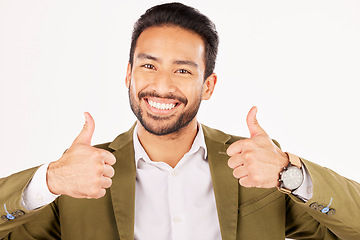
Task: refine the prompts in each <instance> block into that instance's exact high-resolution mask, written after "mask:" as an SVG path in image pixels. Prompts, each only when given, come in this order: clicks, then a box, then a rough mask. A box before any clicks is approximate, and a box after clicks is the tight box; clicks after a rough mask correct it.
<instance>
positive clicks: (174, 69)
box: [126, 26, 216, 135]
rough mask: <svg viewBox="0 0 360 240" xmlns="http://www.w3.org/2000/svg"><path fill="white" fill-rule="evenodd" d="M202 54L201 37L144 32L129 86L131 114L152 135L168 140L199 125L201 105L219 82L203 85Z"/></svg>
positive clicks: (170, 30)
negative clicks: (182, 130)
mask: <svg viewBox="0 0 360 240" xmlns="http://www.w3.org/2000/svg"><path fill="white" fill-rule="evenodd" d="M204 53H205V46H204V42H203V40H202V38H201V37H200V36H199V35H198V34H196V33H193V32H191V31H188V30H185V29H182V28H179V27H173V26H157V27H150V28H148V29H146V30H145V31H144V32H142V33H141V35H140V36H139V38H138V40H137V45H136V48H135V52H134V61H133V65H132V66H131V65H130V64H129V66H128V70H127V77H126V85H127V87H128V88H129V99H130V105H131V109H132V111H133V112H134V114H135V115H136V117H137V118H138V120H139V122H140V123H141V125H142V126H143V127H144V128H145V129H146V130H147V131H148V132H150V133H153V134H155V135H166V134H170V133H173V132H176V131H178V130H179V129H182V128H183V127H185V126H187V125H188V124H189V123H190V122H192V121H196V119H195V116H196V114H197V111H198V109H199V106H200V102H201V100H202V99H209V98H210V96H211V94H212V91H213V87H214V85H215V83H216V75H215V74H213V75H211V76H210V77H209V78H208V79H206V81H205V82H204V71H205V60H204Z"/></svg>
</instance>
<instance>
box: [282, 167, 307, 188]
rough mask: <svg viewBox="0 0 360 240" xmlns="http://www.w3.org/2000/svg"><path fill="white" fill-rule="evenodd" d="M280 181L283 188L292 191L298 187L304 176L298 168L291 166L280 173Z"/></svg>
mask: <svg viewBox="0 0 360 240" xmlns="http://www.w3.org/2000/svg"><path fill="white" fill-rule="evenodd" d="M281 180H282V182H283V184H284V187H285V188H287V189H289V190H294V189H296V188H298V187H300V185H301V184H302V182H303V180H304V176H303V174H302V171H301V169H300V168H297V167H295V166H291V167H289V168H288V169H287V170H285V171H284V172H283V173H282V175H281Z"/></svg>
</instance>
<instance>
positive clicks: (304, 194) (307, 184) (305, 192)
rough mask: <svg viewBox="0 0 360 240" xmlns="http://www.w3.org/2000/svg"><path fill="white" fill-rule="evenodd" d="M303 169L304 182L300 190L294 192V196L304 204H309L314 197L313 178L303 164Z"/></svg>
mask: <svg viewBox="0 0 360 240" xmlns="http://www.w3.org/2000/svg"><path fill="white" fill-rule="evenodd" d="M301 169H302V172H303V176H304V181H303V182H302V184H301V186H300V187H299V188H298V189H296V190H295V191H293V192H292V194H293V195H295V196H296V197H298V198H300V199H301V200H303V201H304V202H307V201H309V200H310V199H311V198H312V196H313V183H312V180H311V176H310V174H309V172H308V170H307V169H306V167H305V165H304V164H301Z"/></svg>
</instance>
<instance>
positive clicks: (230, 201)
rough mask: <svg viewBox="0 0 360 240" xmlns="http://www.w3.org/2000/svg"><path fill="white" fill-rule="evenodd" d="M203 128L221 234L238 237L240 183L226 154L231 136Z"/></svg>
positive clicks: (226, 237)
mask: <svg viewBox="0 0 360 240" xmlns="http://www.w3.org/2000/svg"><path fill="white" fill-rule="evenodd" d="M203 130H204V135H205V142H206V146H207V150H208V161H209V166H210V172H211V177H212V183H213V188H214V193H215V200H216V207H217V212H218V217H219V222H220V229H221V236H222V239H236V232H237V221H238V191H239V184H238V181H237V179H236V178H234V177H233V175H232V169H231V168H229V167H228V165H227V160H228V159H229V157H228V155H227V154H226V149H227V147H228V145H227V144H226V142H227V141H228V140H229V139H230V136H229V135H226V134H224V133H222V132H220V131H218V130H214V129H211V128H208V127H206V126H203Z"/></svg>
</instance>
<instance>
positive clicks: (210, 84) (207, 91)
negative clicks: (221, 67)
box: [202, 73, 217, 100]
mask: <svg viewBox="0 0 360 240" xmlns="http://www.w3.org/2000/svg"><path fill="white" fill-rule="evenodd" d="M216 82H217V75H216V73H212V74H211V75H210V76H209V77H208V78H207V79H206V80H205V82H204V88H203V93H202V99H203V100H209V99H210V98H211V96H212V94H213V92H214V89H215V85H216Z"/></svg>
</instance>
